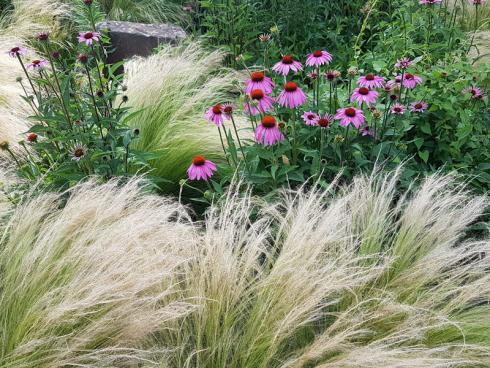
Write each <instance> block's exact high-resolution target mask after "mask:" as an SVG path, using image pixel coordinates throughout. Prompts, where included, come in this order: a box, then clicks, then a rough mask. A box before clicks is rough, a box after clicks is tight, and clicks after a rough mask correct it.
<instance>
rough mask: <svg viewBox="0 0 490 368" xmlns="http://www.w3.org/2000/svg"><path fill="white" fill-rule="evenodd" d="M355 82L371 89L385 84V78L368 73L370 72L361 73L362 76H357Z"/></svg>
mask: <svg viewBox="0 0 490 368" xmlns="http://www.w3.org/2000/svg"><path fill="white" fill-rule="evenodd" d="M357 84H358V85H359V86H360V87H366V88H371V89H372V88H382V87H383V86H384V84H385V79H384V78H383V77H380V76H378V75H374V74H371V73H370V74H366V75H363V76H362V77H359V79H358V80H357Z"/></svg>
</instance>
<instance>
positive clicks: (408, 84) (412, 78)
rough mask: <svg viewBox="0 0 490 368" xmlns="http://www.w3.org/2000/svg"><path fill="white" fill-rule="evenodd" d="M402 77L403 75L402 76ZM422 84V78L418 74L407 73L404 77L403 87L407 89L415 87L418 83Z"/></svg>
mask: <svg viewBox="0 0 490 368" xmlns="http://www.w3.org/2000/svg"><path fill="white" fill-rule="evenodd" d="M400 78H401V77H400ZM419 84H422V78H420V77H419V76H417V75H414V74H411V73H406V74H405V76H404V78H403V87H405V88H407V89H414V88H415V87H417V85H419Z"/></svg>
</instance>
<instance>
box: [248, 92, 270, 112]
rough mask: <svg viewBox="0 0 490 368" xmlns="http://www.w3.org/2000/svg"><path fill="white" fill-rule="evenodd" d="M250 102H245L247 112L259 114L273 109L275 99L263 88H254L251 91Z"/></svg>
mask: <svg viewBox="0 0 490 368" xmlns="http://www.w3.org/2000/svg"><path fill="white" fill-rule="evenodd" d="M249 97H250V102H248V103H247V104H245V112H246V113H248V114H249V115H254V116H255V115H258V114H260V113H261V112H262V113H264V112H267V111H269V110H271V109H272V105H273V103H274V99H273V98H272V97H270V96H269V95H267V94H266V93H265V92H264V91H262V90H261V89H254V90H253V91H252V92H250V95H249Z"/></svg>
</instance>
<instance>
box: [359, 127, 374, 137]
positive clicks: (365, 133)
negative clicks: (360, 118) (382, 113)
mask: <svg viewBox="0 0 490 368" xmlns="http://www.w3.org/2000/svg"><path fill="white" fill-rule="evenodd" d="M359 133H361V135H362V136H363V137H374V132H373V131H372V130H371V129H370V128H369V126H367V125H364V126H363V127H362V128H361V129H359Z"/></svg>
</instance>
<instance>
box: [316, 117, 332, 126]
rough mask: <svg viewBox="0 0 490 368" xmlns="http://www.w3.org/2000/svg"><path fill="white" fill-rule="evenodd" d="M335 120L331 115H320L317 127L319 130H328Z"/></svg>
mask: <svg viewBox="0 0 490 368" xmlns="http://www.w3.org/2000/svg"><path fill="white" fill-rule="evenodd" d="M334 120H335V117H334V116H333V115H332V114H325V115H323V116H322V115H320V116H319V117H318V120H317V125H318V126H319V127H320V128H328V127H329V126H330V125H331V124H332V123H333V122H334Z"/></svg>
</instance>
